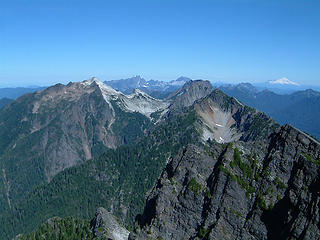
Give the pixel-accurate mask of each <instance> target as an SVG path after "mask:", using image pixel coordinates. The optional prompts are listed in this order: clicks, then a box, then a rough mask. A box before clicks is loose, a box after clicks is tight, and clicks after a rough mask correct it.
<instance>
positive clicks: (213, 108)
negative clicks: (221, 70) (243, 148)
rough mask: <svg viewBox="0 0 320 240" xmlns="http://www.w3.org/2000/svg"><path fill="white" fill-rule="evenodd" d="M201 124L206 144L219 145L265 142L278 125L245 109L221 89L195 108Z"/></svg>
mask: <svg viewBox="0 0 320 240" xmlns="http://www.w3.org/2000/svg"><path fill="white" fill-rule="evenodd" d="M194 109H195V110H196V112H197V114H198V115H199V116H200V117H201V120H202V138H203V140H205V141H206V140H208V139H211V140H213V139H214V140H216V141H217V142H219V143H225V142H232V141H237V140H239V139H241V140H245V141H248V140H249V139H250V140H254V139H258V138H264V137H265V136H268V135H269V134H270V133H272V132H273V131H274V129H275V128H276V127H277V124H276V123H275V122H274V121H273V120H272V119H271V118H269V117H268V116H267V115H266V114H264V113H262V112H259V111H257V110H255V109H253V108H250V107H248V106H245V105H243V104H242V103H241V102H239V101H238V100H237V99H235V98H230V97H229V96H227V95H226V94H224V93H223V92H221V91H220V90H218V89H215V90H213V91H212V92H211V93H210V94H209V95H208V96H206V97H205V98H203V99H201V100H198V101H197V102H196V103H195V104H194Z"/></svg>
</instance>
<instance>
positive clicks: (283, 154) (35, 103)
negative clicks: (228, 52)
mask: <svg viewBox="0 0 320 240" xmlns="http://www.w3.org/2000/svg"><path fill="white" fill-rule="evenodd" d="M247 87H248V88H249V89H251V87H250V86H247ZM251 90H252V89H251ZM311 95H312V94H311ZM0 126H1V128H0V163H1V170H2V171H1V173H0V174H1V180H2V181H1V182H0V201H1V204H0V238H1V239H12V238H14V237H15V238H16V239H41V238H42V239H43V238H45V239H271V240H273V239H318V236H319V235H320V228H319V219H320V210H319V206H318V202H319V201H320V194H319V193H320V189H319V184H320V183H319V171H318V166H319V161H320V160H319V159H320V144H319V142H318V141H316V140H315V139H313V138H312V137H310V136H309V135H307V134H305V133H303V132H302V131H300V130H298V129H297V128H295V127H293V126H291V125H288V124H286V125H283V126H280V125H279V124H278V123H276V122H275V121H274V120H273V119H272V118H270V117H269V116H268V115H267V114H265V113H263V112H260V111H258V110H256V109H254V108H252V107H249V106H246V105H245V104H244V102H243V101H242V100H240V101H239V100H238V98H234V97H229V96H228V95H226V94H225V93H224V92H222V91H221V90H219V89H213V88H212V85H211V83H210V82H208V81H201V80H198V81H188V82H186V83H185V84H184V85H183V86H182V87H181V88H178V89H176V90H175V91H174V92H171V93H169V94H168V95H167V97H163V98H162V99H157V98H154V97H152V96H150V95H148V94H147V93H145V92H143V91H142V90H139V89H135V90H133V91H131V92H130V93H129V94H128V93H127V94H125V93H122V92H121V91H118V90H115V89H113V88H112V87H110V86H108V85H106V84H104V83H103V82H101V81H99V80H98V79H96V78H92V79H90V80H86V81H83V82H75V83H69V84H68V85H62V84H57V85H55V86H52V87H49V88H47V89H44V90H41V91H38V92H35V93H30V94H27V95H24V96H22V97H20V98H18V99H17V100H16V101H14V102H12V103H11V104H9V105H8V106H7V107H5V108H3V109H1V110H0ZM101 207H103V208H101ZM90 219H92V220H90ZM18 234H20V235H18Z"/></svg>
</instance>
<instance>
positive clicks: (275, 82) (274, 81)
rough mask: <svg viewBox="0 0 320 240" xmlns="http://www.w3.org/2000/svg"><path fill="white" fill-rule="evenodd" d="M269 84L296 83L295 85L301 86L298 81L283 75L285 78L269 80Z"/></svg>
mask: <svg viewBox="0 0 320 240" xmlns="http://www.w3.org/2000/svg"><path fill="white" fill-rule="evenodd" d="M269 84H273V85H275V84H277V85H294V86H300V84H299V83H296V82H293V81H290V80H289V79H288V78H286V77H283V78H280V79H277V80H271V81H269Z"/></svg>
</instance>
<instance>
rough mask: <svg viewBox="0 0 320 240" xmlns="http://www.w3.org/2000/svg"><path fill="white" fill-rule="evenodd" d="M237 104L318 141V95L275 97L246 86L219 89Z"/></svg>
mask: <svg viewBox="0 0 320 240" xmlns="http://www.w3.org/2000/svg"><path fill="white" fill-rule="evenodd" d="M219 89H220V90H222V91H223V92H225V93H226V94H228V95H229V96H232V97H235V98H237V99H238V100H240V101H241V102H243V103H245V104H247V105H249V106H252V107H254V108H257V109H259V110H260V111H263V112H265V113H267V114H268V115H270V116H271V117H273V118H274V119H275V120H276V121H277V122H279V123H280V124H286V123H289V124H292V125H293V126H296V127H298V128H299V129H301V130H303V131H305V132H307V133H309V134H311V135H313V136H315V137H316V138H318V139H320V122H319V121H317V119H319V118H320V92H317V91H314V90H312V89H307V90H304V91H297V92H294V93H291V94H277V93H274V92H272V91H270V90H264V91H258V90H257V88H255V87H254V86H253V85H251V84H250V83H241V84H238V85H228V86H221V87H219Z"/></svg>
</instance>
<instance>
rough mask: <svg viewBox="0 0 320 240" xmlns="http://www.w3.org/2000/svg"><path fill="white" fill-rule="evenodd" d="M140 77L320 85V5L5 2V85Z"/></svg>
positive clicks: (0, 71) (0, 17) (302, 0)
mask: <svg viewBox="0 0 320 240" xmlns="http://www.w3.org/2000/svg"><path fill="white" fill-rule="evenodd" d="M135 74H140V75H142V76H143V77H145V78H146V79H150V78H152V79H159V80H172V79H175V78H177V77H179V76H181V75H183V76H188V77H191V78H196V79H199V78H202V79H209V80H212V81H222V82H242V81H249V82H263V81H267V80H271V79H277V78H281V77H287V78H288V79H290V80H292V81H296V82H299V83H302V84H303V83H305V84H318V85H319V84H320V1H319V0H313V1H311V0H283V1H282V0H207V1H206V0H194V1H188V0H183V1H175V0H145V1H140V0H128V1H122V0H116V1H113V0H101V1H98V0H90V1H88V0H86V1H80V0H78V1H69V0H68V1H67V0H24V1H22V0H20V1H17V0H0V86H9V85H10V86H17V85H48V84H53V83H56V82H62V83H66V82H68V81H80V80H83V79H86V78H89V77H90V76H97V77H99V78H101V79H102V80H110V79H119V78H124V77H130V76H132V75H135Z"/></svg>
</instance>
